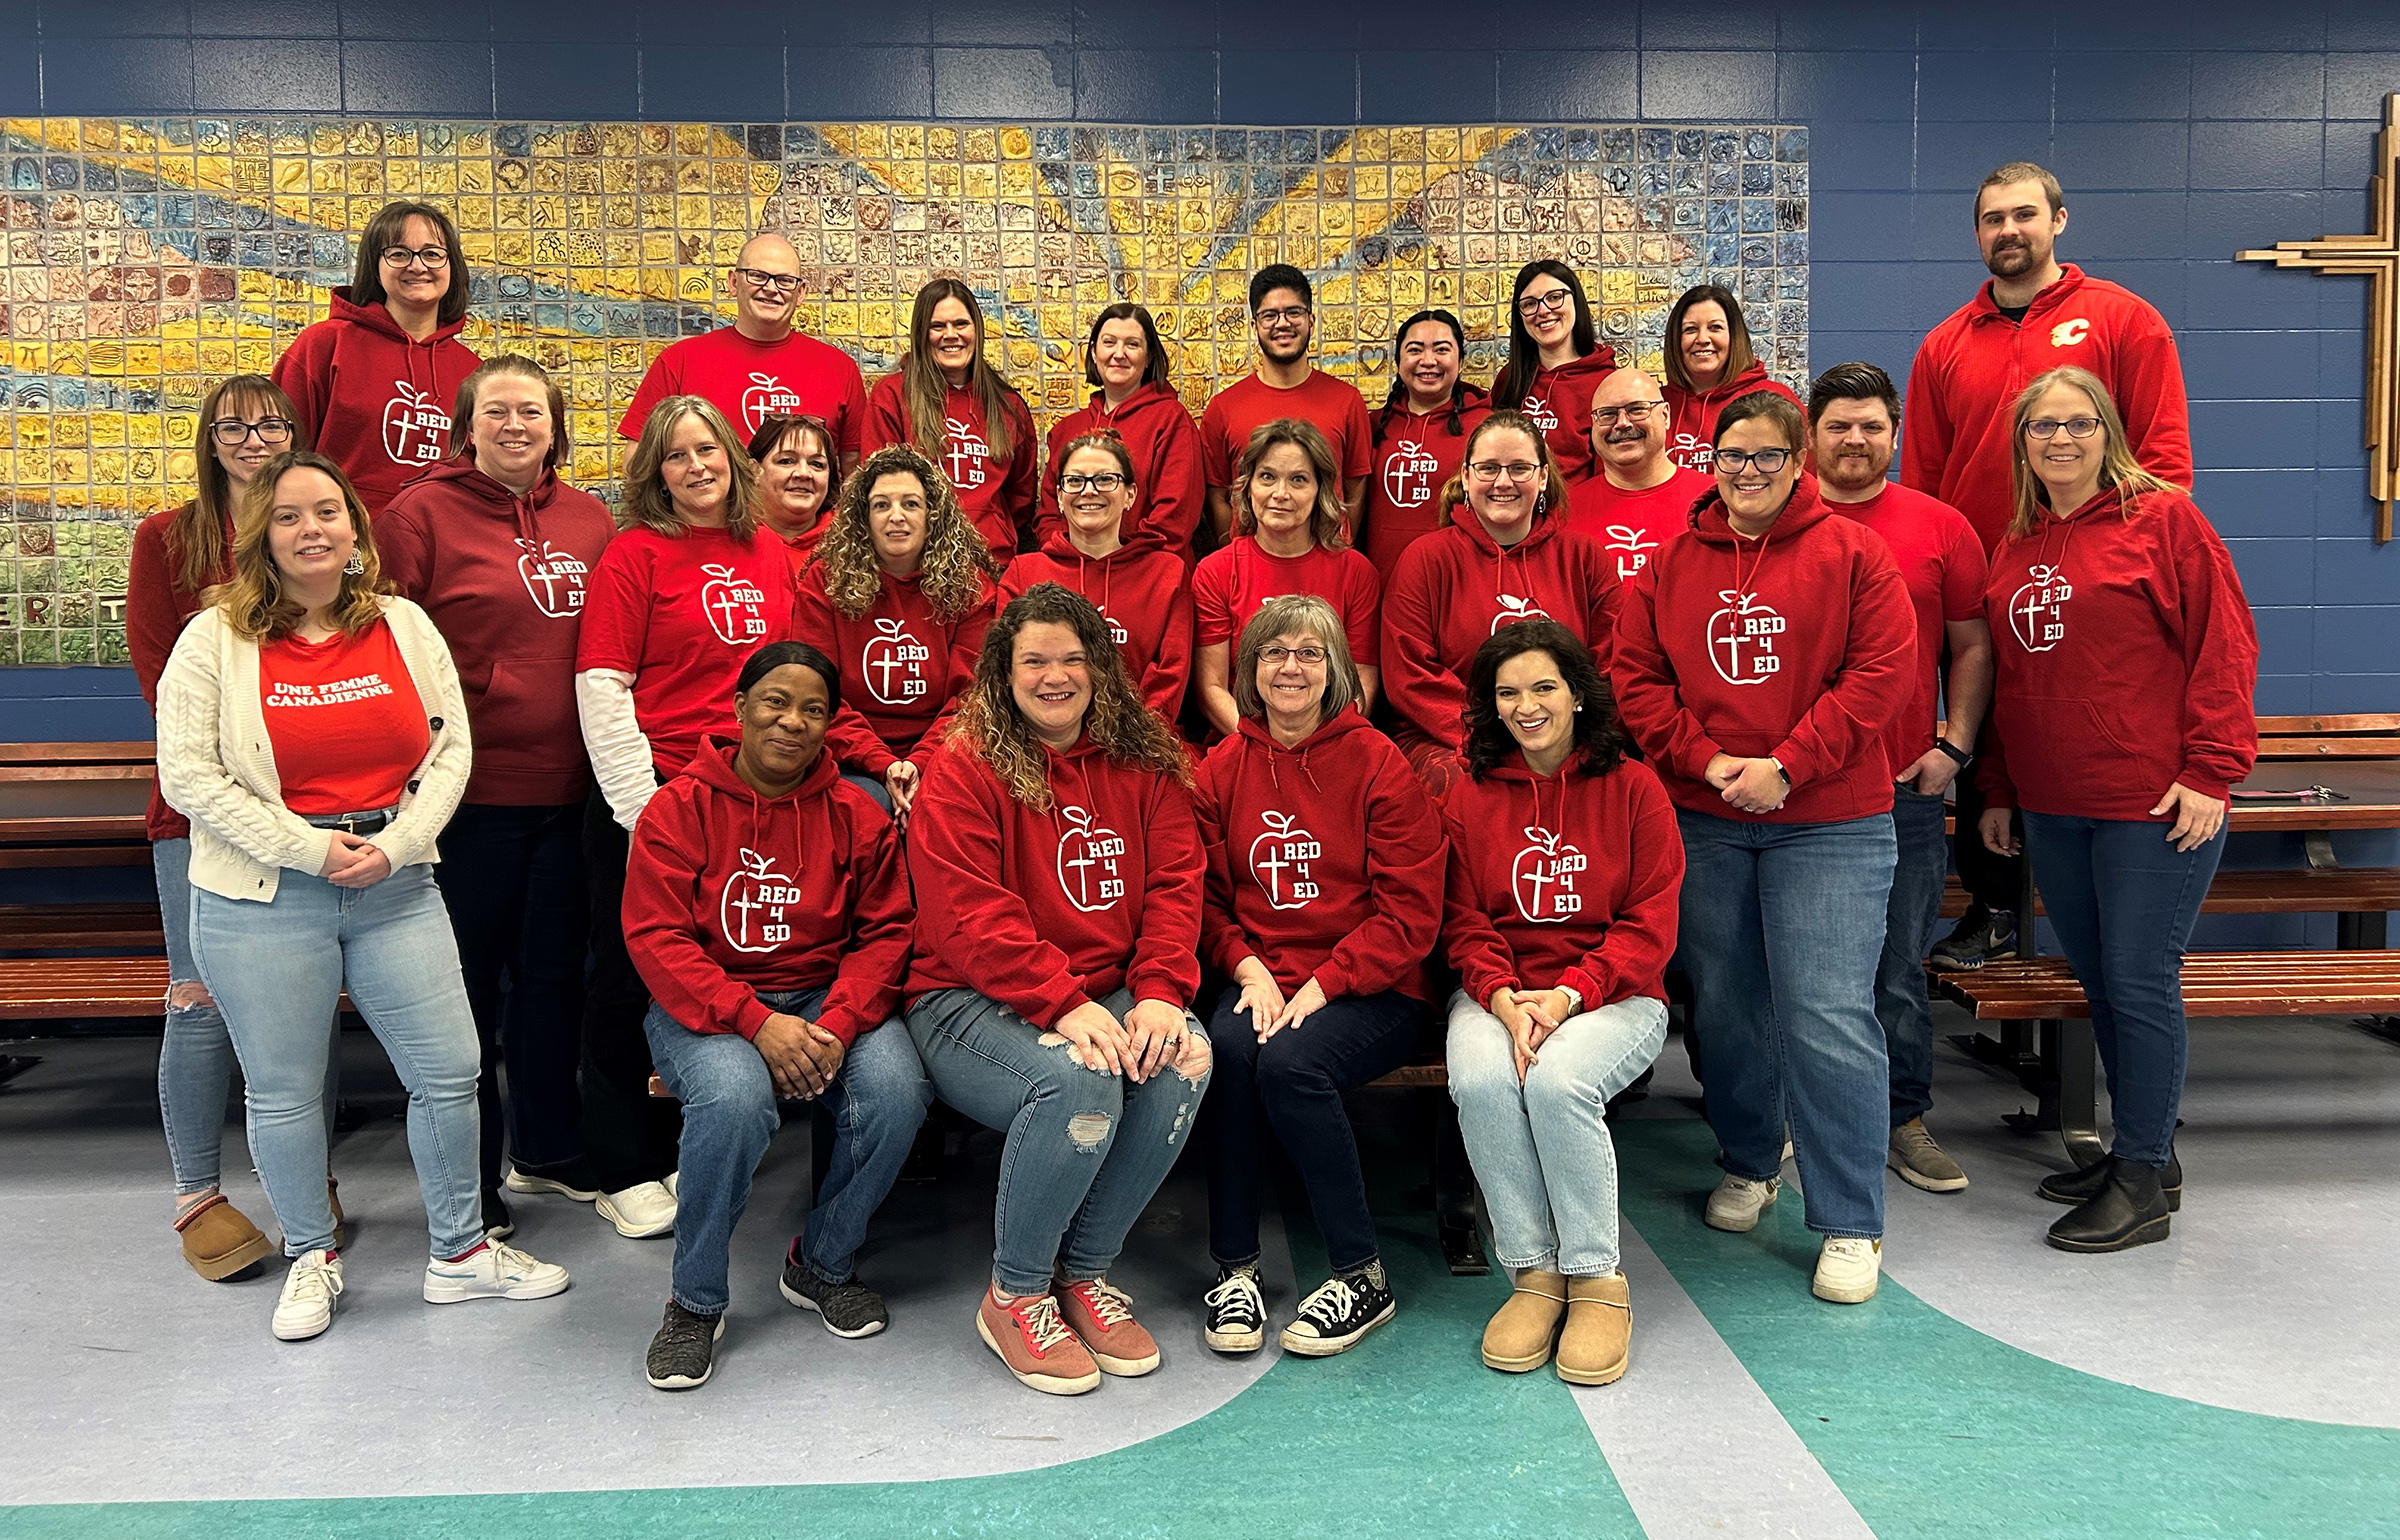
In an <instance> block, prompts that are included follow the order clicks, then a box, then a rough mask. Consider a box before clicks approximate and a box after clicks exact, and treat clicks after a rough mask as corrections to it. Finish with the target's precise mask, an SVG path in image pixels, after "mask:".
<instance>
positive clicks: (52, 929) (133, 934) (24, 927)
mask: <svg viewBox="0 0 2400 1540" xmlns="http://www.w3.org/2000/svg"><path fill="white" fill-rule="evenodd" d="M165 945H166V935H165V932H164V931H163V930H162V929H161V927H160V922H159V915H158V905H156V904H0V949H5V950H9V951H20V952H30V951H43V950H65V949H69V948H75V949H83V950H98V949H100V948H102V947H107V948H111V949H113V950H116V951H121V952H127V953H135V954H139V953H143V952H155V951H158V950H159V949H160V948H162V947H164V946H165Z"/></svg>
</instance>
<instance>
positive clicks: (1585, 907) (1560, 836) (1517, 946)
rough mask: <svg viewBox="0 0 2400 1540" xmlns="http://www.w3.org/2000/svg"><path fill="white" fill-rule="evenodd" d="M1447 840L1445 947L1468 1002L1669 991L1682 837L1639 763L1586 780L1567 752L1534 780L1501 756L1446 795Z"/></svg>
mask: <svg viewBox="0 0 2400 1540" xmlns="http://www.w3.org/2000/svg"><path fill="white" fill-rule="evenodd" d="M1441 806H1442V825H1443V827H1444V829H1446V830H1447V831H1448V833H1449V836H1450V867H1449V883H1448V887H1447V890H1446V892H1445V894H1444V898H1443V904H1442V946H1443V949H1444V951H1445V952H1446V953H1447V954H1448V956H1449V958H1450V965H1451V966H1452V967H1454V968H1456V969H1457V970H1458V974H1459V982H1460V983H1461V985H1463V986H1464V987H1465V989H1466V992H1467V994H1468V996H1469V998H1471V999H1473V1000H1474V1002H1475V1003H1476V1004H1477V1005H1489V1004H1490V1003H1491V998H1492V994H1493V991H1495V990H1499V989H1556V988H1557V987H1559V986H1560V985H1562V984H1563V985H1566V986H1567V987H1568V988H1571V989H1573V990H1574V991H1575V992H1576V993H1577V994H1580V995H1581V996H1583V1003H1584V1007H1585V1008H1586V1009H1587V1010H1589V1009H1597V1008H1598V1007H1600V1006H1603V1005H1614V1004H1616V1003H1617V1002H1618V1001H1619V1000H1628V999H1631V998H1632V997H1634V996H1635V995H1647V996H1649V997H1650V998H1651V999H1654V1000H1664V999H1665V998H1666V972H1667V959H1669V958H1670V957H1673V956H1674V955H1675V926H1676V900H1677V898H1678V896H1679V895H1680V894H1681V893H1682V890H1683V835H1682V833H1681V832H1680V831H1678V830H1677V829H1676V827H1675V809H1674V806H1673V805H1672V804H1671V803H1669V802H1668V800H1667V794H1666V792H1665V790H1664V789H1663V788H1662V787H1661V786H1660V785H1659V782H1658V777H1657V776H1655V775H1653V774H1651V772H1650V769H1649V767H1648V766H1647V765H1643V764H1640V763H1638V762H1636V761H1634V760H1626V761H1624V762H1623V763H1621V764H1619V765H1618V766H1617V767H1616V768H1615V769H1614V770H1611V771H1608V772H1607V773H1606V774H1603V775H1595V774H1593V773H1592V772H1591V771H1590V770H1587V769H1585V768H1584V764H1583V756H1582V755H1580V754H1573V755H1570V756H1568V759H1567V762H1566V763H1565V764H1564V765H1562V766H1560V767H1559V771H1558V773H1557V774H1556V775H1551V776H1537V775H1535V774H1534V773H1533V772H1532V771H1531V770H1529V769H1527V768H1526V767H1525V761H1524V759H1523V757H1522V756H1521V755H1513V754H1512V755H1510V756H1509V758H1508V759H1507V760H1506V761H1504V762H1502V763H1501V764H1498V765H1495V766H1493V767H1492V769H1491V770H1490V771H1488V772H1487V773H1486V774H1485V775H1484V777H1483V779H1481V780H1475V779H1473V778H1471V777H1469V776H1467V775H1466V774H1464V773H1463V772H1462V773H1460V774H1458V775H1457V776H1455V777H1453V778H1451V780H1450V782H1449V785H1448V787H1447V789H1446V790H1445V791H1444V792H1443V794H1442V804H1441Z"/></svg>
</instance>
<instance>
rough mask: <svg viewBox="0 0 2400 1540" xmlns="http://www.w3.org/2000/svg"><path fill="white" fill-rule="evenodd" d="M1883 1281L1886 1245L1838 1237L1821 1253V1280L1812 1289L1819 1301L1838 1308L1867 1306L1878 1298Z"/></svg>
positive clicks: (1818, 1273) (1818, 1262)
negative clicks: (1884, 1248)
mask: <svg viewBox="0 0 2400 1540" xmlns="http://www.w3.org/2000/svg"><path fill="white" fill-rule="evenodd" d="M1882 1277H1883V1242H1881V1241H1869V1240H1860V1239H1858V1238H1857V1237H1855V1236H1847V1235H1836V1236H1830V1237H1828V1238H1827V1239H1826V1242H1825V1249H1824V1250H1823V1251H1820V1252H1818V1253H1817V1280H1816V1282H1815V1283H1813V1284H1811V1285H1810V1286H1809V1287H1810V1289H1811V1291H1812V1292H1813V1293H1815V1295H1816V1296H1817V1298H1819V1299H1822V1300H1828V1301H1831V1302H1832V1303H1834V1304H1837V1305H1863V1304H1865V1303H1866V1302H1867V1301H1868V1300H1870V1299H1873V1298H1874V1297H1875V1285H1876V1284H1877V1283H1878V1282H1879V1281H1881V1279H1882Z"/></svg>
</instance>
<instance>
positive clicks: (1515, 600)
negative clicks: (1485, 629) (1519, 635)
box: [1492, 594, 1550, 636]
mask: <svg viewBox="0 0 2400 1540" xmlns="http://www.w3.org/2000/svg"><path fill="white" fill-rule="evenodd" d="M1492 604H1493V606H1494V609H1495V611H1496V613H1494V614H1493V616H1492V634H1493V635H1495V636H1497V635H1498V634H1499V632H1500V628H1501V627H1502V626H1513V625H1515V624H1516V623H1517V622H1518V621H1520V620H1548V619H1549V618H1550V612H1549V611H1548V610H1546V609H1543V608H1542V607H1541V606H1540V605H1538V604H1536V603H1534V602H1533V601H1532V600H1531V599H1524V598H1519V597H1518V596H1517V595H1515V594H1494V595H1493V596H1492Z"/></svg>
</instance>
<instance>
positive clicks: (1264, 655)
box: [1258, 642, 1325, 668]
mask: <svg viewBox="0 0 2400 1540" xmlns="http://www.w3.org/2000/svg"><path fill="white" fill-rule="evenodd" d="M1258 661H1259V662H1261V663H1264V664H1266V665H1267V666H1268V667H1269V668H1281V667H1283V665H1284V664H1286V663H1297V664H1300V665H1301V666H1302V667H1304V668H1315V667H1316V666H1317V665H1318V664H1320V663H1322V662H1324V661H1325V649H1324V648H1322V647H1286V646H1284V645H1283V644H1282V643H1280V642H1269V643H1268V644H1267V645H1266V646H1264V647H1261V648H1260V649H1258Z"/></svg>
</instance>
